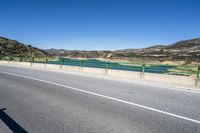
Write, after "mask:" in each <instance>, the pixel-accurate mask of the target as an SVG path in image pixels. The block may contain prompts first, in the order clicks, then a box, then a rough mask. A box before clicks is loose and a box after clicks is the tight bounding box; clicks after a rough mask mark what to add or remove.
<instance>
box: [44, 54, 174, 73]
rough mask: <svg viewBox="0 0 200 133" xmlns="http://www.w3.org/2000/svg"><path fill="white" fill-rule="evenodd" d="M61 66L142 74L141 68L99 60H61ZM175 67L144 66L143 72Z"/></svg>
mask: <svg viewBox="0 0 200 133" xmlns="http://www.w3.org/2000/svg"><path fill="white" fill-rule="evenodd" d="M62 60H63V65H70V66H81V65H83V67H94V68H103V69H106V68H108V67H109V69H115V70H125V71H137V72H142V66H130V65H122V64H119V63H114V62H109V63H108V62H105V61H99V60H83V61H82V60H76V59H68V58H62ZM61 63H62V62H61V61H59V60H58V61H49V62H48V64H61ZM174 67H175V66H166V65H155V66H146V67H145V72H149V73H167V72H168V69H170V68H174Z"/></svg>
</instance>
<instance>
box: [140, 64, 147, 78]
mask: <svg viewBox="0 0 200 133" xmlns="http://www.w3.org/2000/svg"><path fill="white" fill-rule="evenodd" d="M145 66H146V65H145V64H142V73H141V75H140V78H141V79H144V74H145Z"/></svg>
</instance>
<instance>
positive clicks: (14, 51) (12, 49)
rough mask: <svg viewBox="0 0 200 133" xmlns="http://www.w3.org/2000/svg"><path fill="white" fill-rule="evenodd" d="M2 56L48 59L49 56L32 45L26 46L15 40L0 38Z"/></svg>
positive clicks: (0, 53)
mask: <svg viewBox="0 0 200 133" xmlns="http://www.w3.org/2000/svg"><path fill="white" fill-rule="evenodd" d="M0 56H15V57H20V56H21V57H48V56H49V54H48V53H47V52H45V51H43V50H41V49H38V48H35V47H32V46H31V45H25V44H23V43H20V42H18V41H15V40H11V39H8V38H5V37H0Z"/></svg>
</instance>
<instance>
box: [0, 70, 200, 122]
mask: <svg viewBox="0 0 200 133" xmlns="http://www.w3.org/2000/svg"><path fill="white" fill-rule="evenodd" d="M0 73H3V74H8V75H12V76H17V77H22V78H27V79H31V80H35V81H40V82H44V83H48V84H52V85H56V86H59V87H64V88H67V89H71V90H75V91H79V92H83V93H86V94H91V95H94V96H98V97H102V98H105V99H109V100H113V101H117V102H121V103H125V104H128V105H132V106H135V107H139V108H143V109H146V110H150V111H154V112H157V113H161V114H164V115H169V116H173V117H176V118H179V119H183V120H187V121H190V122H194V123H197V124H200V121H198V120H195V119H191V118H188V117H184V116H181V115H177V114H173V113H169V112H166V111H163V110H159V109H155V108H152V107H147V106H144V105H140V104H137V103H132V102H128V101H125V100H121V99H118V98H114V97H110V96H106V95H102V94H97V93H94V92H90V91H86V90H82V89H79V88H75V87H71V86H67V85H62V84H58V83H55V82H51V81H47V80H43V79H38V78H33V77H28V76H24V75H19V74H15V73H10V72H3V71H0Z"/></svg>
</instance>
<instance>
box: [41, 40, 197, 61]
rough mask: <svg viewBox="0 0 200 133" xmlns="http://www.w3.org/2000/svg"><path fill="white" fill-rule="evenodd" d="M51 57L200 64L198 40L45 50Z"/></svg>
mask: <svg viewBox="0 0 200 133" xmlns="http://www.w3.org/2000/svg"><path fill="white" fill-rule="evenodd" d="M45 51H46V52H47V53H49V54H50V55H53V56H62V57H69V58H103V59H107V60H130V61H139V62H141V61H142V62H155V61H156V62H158V63H160V62H161V63H162V62H166V61H173V62H178V61H179V62H182V63H183V64H190V63H192V62H197V63H200V38H196V39H191V40H184V41H179V42H176V43H174V44H170V45H155V46H151V47H147V48H141V49H124V50H116V51H83V50H80V51H78V50H71V51H70V50H64V49H62V50H59V49H47V50H45Z"/></svg>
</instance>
